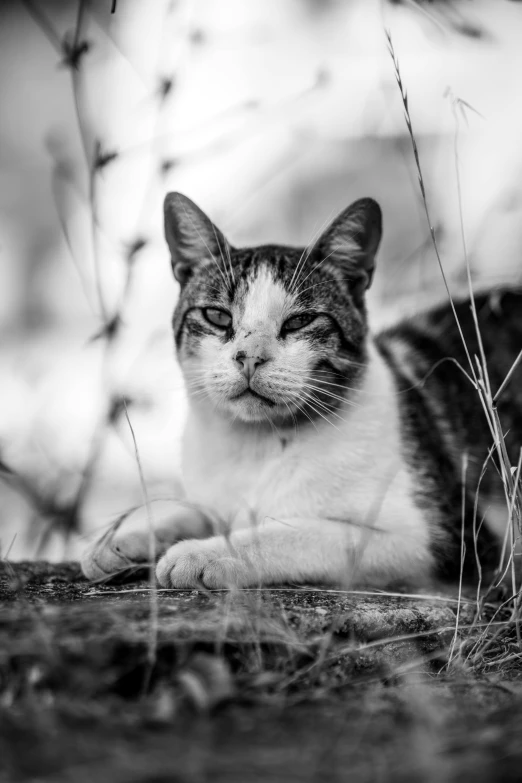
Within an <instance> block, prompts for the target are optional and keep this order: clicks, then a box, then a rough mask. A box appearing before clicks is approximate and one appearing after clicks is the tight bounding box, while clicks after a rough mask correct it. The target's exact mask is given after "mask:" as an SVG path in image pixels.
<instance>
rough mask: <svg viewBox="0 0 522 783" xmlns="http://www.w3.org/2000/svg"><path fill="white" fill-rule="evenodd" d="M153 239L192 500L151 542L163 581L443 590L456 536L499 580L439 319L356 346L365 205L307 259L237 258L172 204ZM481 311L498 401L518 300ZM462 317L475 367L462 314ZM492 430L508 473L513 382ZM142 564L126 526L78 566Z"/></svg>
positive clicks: (461, 386)
mask: <svg viewBox="0 0 522 783" xmlns="http://www.w3.org/2000/svg"><path fill="white" fill-rule="evenodd" d="M166 234H167V240H168V242H169V246H170V249H171V254H172V259H173V268H174V273H175V275H176V277H177V279H178V280H179V281H180V283H181V285H182V293H181V296H180V302H179V304H178V306H177V308H176V312H175V315H174V332H175V337H176V344H177V349H178V357H179V359H180V363H181V367H182V369H183V372H184V375H185V380H186V384H187V391H188V397H189V403H190V411H189V416H188V420H187V423H186V430H185V435H184V439H183V453H182V464H183V479H184V484H185V489H186V495H187V499H188V501H189V503H188V504H184V505H182V506H180V507H179V509H178V511H177V512H176V514H175V515H174V516H173V517H172V518H171V519H169V520H167V521H166V522H165V523H163V524H162V525H159V529H158V538H157V544H158V546H159V547H160V548H161V550H162V551H164V550H166V553H165V554H164V556H163V557H162V558H161V560H160V561H159V564H158V569H157V574H158V578H159V581H160V583H161V584H163V585H165V586H175V587H189V586H198V585H200V584H203V585H206V586H207V587H227V586H231V585H243V586H245V585H256V584H270V583H275V582H284V581H287V582H288V581H290V582H300V581H323V582H324V581H328V582H338V583H339V582H341V583H342V582H344V583H354V582H357V583H371V584H380V585H382V584H386V583H389V582H391V581H396V580H401V581H403V580H408V581H413V582H419V581H424V580H426V579H428V578H430V577H431V576H433V575H444V576H456V575H458V573H459V571H460V568H461V559H462V558H461V552H462V551H463V550H462V541H461V539H462V530H463V529H464V543H465V547H464V550H465V557H464V568H465V572H466V574H467V573H468V572H469V573H471V572H473V570H476V563H477V558H478V559H479V560H480V562H481V563H482V564H483V565H484V568H485V567H486V566H491V565H496V564H497V562H498V554H499V541H500V540H501V536H502V532H503V530H504V529H505V526H506V523H507V519H508V514H509V512H508V507H507V503H506V499H505V497H504V495H503V494H502V485H501V482H500V480H499V478H498V476H497V474H496V469H495V464H496V462H495V457H494V456H492V457H491V458H490V460H489V463H488V467H486V471H485V474H484V476H481V473H482V469H483V466H484V464H485V463H486V461H487V458H488V453H489V451H490V449H491V445H492V437H491V434H490V431H489V429H488V425H487V422H486V418H485V413H484V411H483V410H482V407H481V403H480V400H479V397H478V394H477V392H476V391H475V389H474V388H473V386H472V384H471V382H470V380H469V379H468V378H467V377H466V374H465V372H469V363H468V360H467V357H466V353H465V350H464V346H463V342H462V340H461V337H460V335H459V331H458V329H457V326H456V321H455V318H454V316H453V313H452V311H451V309H450V307H449V305H448V306H443V307H441V308H439V309H436V310H433V311H430V312H428V313H425V314H423V315H419V316H418V317H416V318H413V319H411V320H409V321H408V322H406V323H403V324H401V325H398V326H396V327H394V328H392V329H389V330H387V331H386V332H384V333H382V334H380V335H378V336H377V337H376V338H373V337H371V336H370V335H369V333H368V330H367V326H366V311H365V306H364V291H365V289H366V288H367V287H368V285H369V283H370V281H371V277H372V274H373V261H374V256H375V252H376V250H377V246H378V243H379V239H380V210H379V208H378V207H377V205H376V204H375V202H372V201H371V200H369V199H367V200H361V201H360V202H356V204H355V205H353V206H352V208H350V209H349V210H347V211H346V212H345V213H343V214H342V215H341V216H339V218H337V220H336V221H334V223H333V224H332V225H331V226H330V227H329V228H328V229H327V231H326V232H325V233H324V234H323V235H322V237H321V238H320V239H319V240H318V241H317V242H316V243H315V244H314V245H313V247H312V248H310V249H308V250H306V249H305V250H297V249H293V248H284V247H280V246H266V247H261V248H254V249H245V250H239V251H236V250H234V249H232V248H231V247H230V246H229V245H228V244H227V243H226V240H225V239H224V237H223V236H222V235H221V234H220V233H219V231H218V230H217V229H216V228H215V227H214V226H213V225H212V224H211V223H210V221H208V218H206V216H204V215H203V213H201V212H200V211H199V210H198V209H197V207H195V205H193V204H192V202H190V201H188V200H187V199H185V198H184V197H181V196H178V195H176V194H171V195H170V196H169V197H167V200H166ZM477 310H478V313H479V318H480V323H481V329H482V334H483V342H484V350H485V353H486V357H487V360H488V367H489V375H490V379H491V384H492V388H493V391H495V390H496V389H498V387H499V386H500V384H501V382H502V381H503V380H504V377H505V376H506V375H507V373H508V371H509V369H510V367H511V365H512V364H513V362H514V361H515V359H516V356H517V354H518V352H519V351H520V349H521V348H522V292H518V293H517V292H504V293H502V292H497V293H496V294H495V295H492V296H490V297H488V296H481V297H479V298H478V299H477ZM457 315H458V319H459V322H460V324H461V329H462V332H463V336H464V338H465V341H466V343H467V345H468V351H469V354H470V356H471V358H472V361H474V357H475V355H479V353H480V352H479V347H478V345H477V336H476V331H475V327H474V323H473V320H472V315H471V310H470V307H469V303H461V304H459V305H457ZM457 365H458V366H457ZM499 414H500V416H501V420H502V422H503V426H504V429H505V430H506V429H509V434H508V436H507V439H506V444H507V448H508V451H509V452H510V458H511V462H512V464H513V465H516V463H517V460H518V452H519V449H520V446H521V444H522V369H520V368H518V369H517V370H516V371H515V373H514V374H513V377H512V378H511V381H510V384H509V385H508V387H507V388H506V392H505V395H503V396H502V397H501V400H500V402H499ZM479 484H480V487H479ZM475 501H476V503H475ZM483 517H484V518H485V520H486V523H487V524H484V525H481V524H480V523H481V520H482V518H483ZM463 522H464V524H463ZM478 528H480V535H478V536H477V529H478ZM492 530H493V531H496V535H495V534H494V533H492V532H491V531H492ZM180 539H184V540H182V541H180ZM176 541H180V543H174V544H173V545H172V546H169V545H170V544H172V543H173V542H176ZM477 542H478V543H477ZM148 551H149V548H148V534H147V530H146V528H145V529H141V530H140V529H136V528H132V526H131V527H129V528H128V529H125V527H123V528H121V529H120V530H118V531H117V532H116V534H115V535H114V536H108V537H107V536H106V537H105V538H104V539H103V542H102V544H101V545H97V546H95V547H93V548H92V549H91V550H90V551H89V552H88V553H87V554H86V556H85V558H84V561H83V565H84V571H85V573H86V574H87V575H88V576H90V577H91V578H93V577H100V576H102V575H103V574H106V573H110V572H113V571H115V570H117V569H118V568H121V567H124V565H125V564H126V563H127V564H128V561H129V560H133V561H134V560H140V559H145V558H146V556H147V554H148Z"/></svg>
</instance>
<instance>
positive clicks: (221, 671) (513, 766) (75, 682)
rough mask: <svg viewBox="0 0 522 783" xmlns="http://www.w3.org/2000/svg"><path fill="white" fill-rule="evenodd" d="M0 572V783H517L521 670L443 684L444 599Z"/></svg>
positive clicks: (449, 672)
mask: <svg viewBox="0 0 522 783" xmlns="http://www.w3.org/2000/svg"><path fill="white" fill-rule="evenodd" d="M0 568H1V572H0V781H2V782H3V781H9V782H11V781H53V783H54V782H56V783H59V782H60V781H69V780H74V781H75V783H84V782H85V783H90V782H91V781H96V783H105V781H107V782H110V783H120V781H121V783H123V781H125V782H126V783H127V782H130V783H138V782H139V783H167V782H168V783H177V782H178V781H179V782H181V781H183V782H184V781H196V783H199V782H200V781H201V782H203V781H227V783H228V781H238V783H239V781H249V782H250V781H253V782H254V781H268V780H270V781H282V783H284V782H286V781H357V782H358V781H372V782H373V781H441V782H442V781H467V780H470V781H472V780H473V781H479V782H480V781H496V780H499V781H511V780H512V781H519V780H520V779H521V775H522V773H521V769H522V743H521V741H520V738H521V737H522V666H520V664H519V663H518V661H519V660H520V659H519V658H516V657H515V658H514V659H513V658H512V657H511V656H505V657H506V658H508V657H511V660H515V663H517V665H518V668H517V665H514V664H513V663H512V664H511V665H510V668H509V669H508V668H506V667H504V668H503V669H502V668H500V669H499V667H498V666H490V667H489V668H488V665H487V664H488V661H487V660H485V662H484V666H482V667H481V668H480V669H479V668H477V667H471V666H470V665H467V664H466V659H465V656H462V655H461V656H459V657H458V658H457V659H456V660H457V662H456V663H453V664H452V666H451V667H449V668H448V666H447V663H448V650H449V649H450V648H451V643H452V640H453V634H454V628H455V622H456V611H457V603H456V602H455V601H454V599H453V598H452V597H451V596H450V595H448V594H446V595H444V594H441V595H439V596H431V597H428V596H415V597H410V596H408V595H397V596H390V595H385V596H383V595H378V594H365V593H361V592H360V593H354V592H344V593H343V592H339V591H332V590H326V589H319V588H301V589H295V588H291V587H282V588H279V589H275V588H274V589H270V590H262V591H256V590H247V591H241V592H238V593H237V594H234V595H231V594H229V593H224V592H213V593H209V592H202V591H158V592H157V593H155V592H154V593H153V592H151V591H150V589H149V586H148V583H147V580H146V579H143V580H138V581H134V582H127V583H124V584H118V585H92V584H89V583H87V582H86V581H85V580H84V579H83V578H82V577H81V574H80V571H79V567H78V566H77V564H74V563H68V564H63V565H59V566H56V565H49V564H46V563H26V564H17V565H8V564H2V565H1V566H0ZM472 615H473V607H472V602H470V603H469V604H468V603H466V602H465V603H463V604H462V605H461V607H460V617H459V623H460V625H461V627H462V628H464V629H465V628H466V625H467V624H469V623H470V622H471V620H472ZM465 636H466V631H465V630H464V631H463V632H462V633H461V636H460V637H459V641H458V645H459V644H460V642H461V641H462V640H464V641H465ZM498 644H501V645H504V646H505V647H506V649H508V648H509V645H513V637H512V634H511V635H510V634H507V635H506V637H505V638H503V639H502V640H501V641H500V642H498V641H497V646H498ZM458 645H457V647H458ZM459 649H460V647H459ZM463 649H465V648H463ZM454 650H455V648H454Z"/></svg>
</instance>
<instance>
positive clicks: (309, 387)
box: [165, 193, 382, 424]
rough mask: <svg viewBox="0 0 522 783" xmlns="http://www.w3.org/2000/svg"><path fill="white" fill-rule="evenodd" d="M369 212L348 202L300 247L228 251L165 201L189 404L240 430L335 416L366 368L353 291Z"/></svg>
mask: <svg viewBox="0 0 522 783" xmlns="http://www.w3.org/2000/svg"><path fill="white" fill-rule="evenodd" d="M381 224H382V219H381V210H380V208H379V206H378V204H377V203H376V202H375V201H373V200H372V199H369V198H365V199H361V200H359V201H356V202H355V203H354V204H352V205H351V206H350V207H348V208H347V209H346V210H344V212H341V214H340V215H339V216H338V217H337V218H335V220H334V221H333V222H332V223H331V224H330V225H329V226H328V228H326V229H325V230H324V231H323V233H322V234H321V235H320V236H319V237H318V238H316V239H315V240H314V241H313V242H312V244H310V245H309V246H308V247H307V248H294V247H285V246H283V245H263V246H261V247H248V248H241V249H236V248H234V247H232V246H231V245H230V244H229V243H228V241H227V240H226V239H225V237H224V236H223V234H222V233H221V232H220V231H219V229H218V228H217V227H216V226H215V225H214V224H213V223H212V222H211V221H210V219H209V218H208V217H207V216H206V215H205V214H204V213H203V212H202V211H201V210H200V209H199V207H197V206H196V205H195V204H194V203H193V202H192V201H190V199H188V198H187V197H186V196H183V195H181V194H179V193H169V194H168V195H167V196H166V198H165V235H166V238H167V243H168V245H169V248H170V253H171V258H172V269H173V272H174V276H175V278H176V280H177V281H178V282H179V284H180V286H181V290H180V295H179V301H178V304H177V306H176V309H175V312H174V319H173V326H174V336H175V340H176V346H177V352H178V359H179V362H180V365H181V368H182V370H183V374H184V377H185V382H186V386H187V391H188V394H189V397H191V398H193V400H194V401H196V400H201V401H203V400H204V401H206V403H207V404H210V405H212V406H213V407H214V408H215V409H216V410H217V411H219V412H220V413H221V414H222V415H223V416H226V417H228V418H230V419H238V420H240V421H243V422H267V421H270V422H272V423H276V424H277V423H279V424H284V423H288V424H292V423H293V422H295V421H297V420H300V419H302V420H303V421H304V420H306V419H311V420H312V421H313V420H314V419H318V418H321V417H323V418H324V417H328V416H329V415H330V414H332V413H335V411H336V409H337V408H338V407H339V406H340V405H342V404H343V400H344V399H345V398H346V396H347V395H349V394H350V393H351V392H352V391H353V389H354V388H355V387H356V386H357V385H358V383H359V382H360V379H361V377H362V375H363V373H364V367H365V362H366V339H365V337H366V332H367V324H366V310H365V305H364V295H365V292H366V289H367V288H368V286H369V285H370V283H371V280H372V275H373V270H374V260H375V253H376V251H377V248H378V246H379V242H380V238H381Z"/></svg>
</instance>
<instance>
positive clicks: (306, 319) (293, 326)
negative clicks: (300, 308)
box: [282, 313, 317, 332]
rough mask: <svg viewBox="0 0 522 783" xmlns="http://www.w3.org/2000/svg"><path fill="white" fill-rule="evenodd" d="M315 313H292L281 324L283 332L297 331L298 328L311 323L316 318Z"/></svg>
mask: <svg viewBox="0 0 522 783" xmlns="http://www.w3.org/2000/svg"><path fill="white" fill-rule="evenodd" d="M316 317H317V316H316V315H315V313H300V314H299V315H293V316H292V317H291V318H289V319H288V320H287V321H285V322H284V324H283V329H282V331H283V332H297V331H298V330H299V329H303V327H305V326H308V324H311V323H312V321H315V319H316Z"/></svg>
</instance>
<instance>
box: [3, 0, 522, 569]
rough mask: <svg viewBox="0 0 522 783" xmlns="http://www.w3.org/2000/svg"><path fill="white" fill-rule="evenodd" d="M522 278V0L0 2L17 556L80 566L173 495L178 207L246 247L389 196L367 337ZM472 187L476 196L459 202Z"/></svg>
mask: <svg viewBox="0 0 522 783" xmlns="http://www.w3.org/2000/svg"><path fill="white" fill-rule="evenodd" d="M385 30H388V31H390V33H391V36H392V40H393V47H394V50H395V55H396V57H397V59H398V61H399V66H400V72H401V77H402V81H403V86H404V88H405V89H406V90H407V94H408V103H409V109H410V113H411V118H412V122H413V129H414V133H415V136H416V140H417V144H418V149H419V156H420V163H421V166H422V170H423V175H424V179H425V185H426V195H427V202H428V206H429V210H430V217H431V221H432V225H433V227H434V230H435V233H436V235H437V239H438V242H439V247H440V251H441V257H442V262H443V264H444V268H445V271H446V275H447V278H448V281H449V284H450V287H451V290H452V292H453V293H454V294H455V295H456V296H457V295H459V294H460V293H462V292H463V291H464V290H465V288H466V281H465V253H464V249H463V245H464V243H463V234H464V239H465V244H466V248H467V253H468V257H469V261H470V265H471V269H472V276H473V281H474V285H475V286H476V287H477V289H480V288H484V287H491V286H496V285H499V284H502V283H509V284H516V283H520V282H521V276H522V264H521V255H520V245H521V243H522V187H521V182H522V146H521V145H520V138H521V131H522V99H521V98H520V88H519V86H520V81H521V76H522V47H521V46H520V40H521V34H522V3H518V2H512V1H511V2H510V0H495V1H494V2H493V0H489V1H488V0H474V2H470V1H469V0H455V2H451V1H450V0H440V1H439V2H437V1H436V0H433V1H432V2H422V0H418V2H415V1H414V0H381V1H379V0H248V2H244V0H150V2H147V3H144V2H140V1H139V0H85V2H81V1H80V2H76V0H75V1H74V2H73V0H67V1H65V0H62V1H59V0H31V2H22V1H21V0H17V2H12V3H9V2H6V0H4V2H3V3H2V4H1V6H0V334H1V339H0V546H1V553H0V554H1V556H3V557H9V558H11V559H13V560H19V559H22V558H30V557H36V556H44V557H48V558H50V559H55V560H57V559H61V558H63V557H76V556H78V554H79V553H80V551H81V548H82V546H84V545H85V543H86V541H87V538H88V537H89V536H90V535H93V534H95V533H99V532H101V531H102V530H104V529H106V528H107V526H108V525H110V524H111V523H112V522H113V521H114V520H115V519H116V518H117V517H118V516H119V515H120V514H122V513H124V512H125V511H126V510H128V509H129V508H131V507H133V506H135V505H139V504H141V503H142V502H143V497H142V492H141V488H140V476H139V473H138V468H137V463H136V454H135V445H134V441H133V433H132V431H131V429H130V426H129V421H130V423H131V424H132V428H133V431H134V436H135V439H136V444H137V447H138V450H139V455H140V459H141V464H142V469H143V474H144V477H145V480H146V483H147V488H148V493H149V495H150V497H151V498H155V499H158V502H159V501H161V502H165V503H168V502H171V501H172V500H173V499H175V498H176V497H179V496H180V491H181V490H180V486H179V478H178V476H179V439H180V433H181V428H182V424H183V418H184V415H185V400H184V394H183V389H182V385H181V381H180V376H179V373H178V371H177V368H176V365H175V362H174V352H173V346H172V338H171V334H170V317H171V311H172V309H173V307H174V304H175V301H176V296H177V289H176V286H175V284H174V281H173V280H172V279H171V275H170V265H169V257H168V253H167V251H166V247H165V245H164V241H163V236H162V209H161V205H162V200H163V196H164V194H165V192H166V191H168V190H179V191H182V192H184V193H186V194H187V195H189V196H190V197H191V198H192V199H194V200H195V201H196V202H197V203H198V204H199V205H200V206H201V207H202V208H203V209H204V210H205V211H206V212H207V213H208V214H209V215H210V216H211V217H212V219H213V220H214V221H215V222H216V223H217V224H218V225H219V227H220V228H221V229H222V230H223V231H224V232H225V233H226V234H227V235H228V237H229V238H230V240H231V241H232V242H233V243H236V244H242V243H245V244H246V243H263V242H268V241H271V242H285V243H298V244H306V243H308V242H310V241H311V240H312V238H313V237H314V235H315V234H316V232H318V231H319V230H320V228H321V226H323V225H324V224H325V223H326V222H327V221H328V220H329V219H331V218H333V217H334V216H335V214H336V213H337V212H338V211H339V210H341V209H342V208H344V207H345V206H346V205H347V204H348V203H350V202H351V201H352V200H354V199H356V198H360V197H362V196H373V197H374V198H376V199H377V200H378V201H379V202H380V203H381V206H382V209H383V213H384V241H383V244H382V248H381V251H380V253H379V257H378V263H379V267H378V272H377V275H376V278H375V283H374V286H373V288H372V290H371V297H370V300H371V301H370V310H371V318H372V323H373V325H374V328H375V329H377V328H379V327H380V326H382V325H385V324H387V323H390V322H392V321H393V320H394V319H396V318H397V317H399V316H401V317H402V316H404V315H405V314H408V313H410V312H414V311H415V310H416V309H419V308H421V307H424V306H426V305H428V304H430V303H433V302H436V301H438V300H440V299H442V298H443V297H444V296H445V293H444V288H443V285H442V281H441V275H440V271H439V268H438V265H437V262H436V258H435V254H434V251H433V246H432V242H431V239H430V233H429V227H428V222H427V220H426V214H425V211H424V204H423V201H422V198H421V192H420V188H419V184H418V175H417V170H416V166H415V161H414V157H413V152H412V146H411V141H410V138H409V135H408V129H407V125H406V122H405V119H404V109H403V104H402V100H401V94H400V90H399V87H398V85H397V81H396V77H395V72H394V66H393V62H392V59H391V57H390V53H389V51H388V47H387V40H386V36H385ZM459 191H460V197H459Z"/></svg>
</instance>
